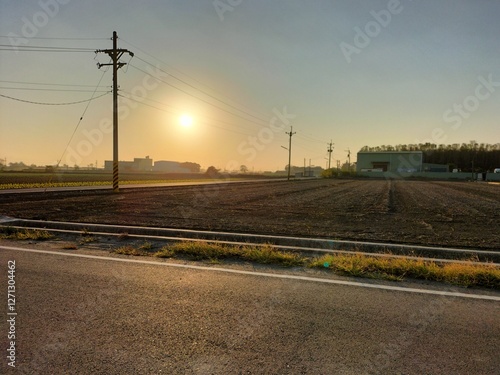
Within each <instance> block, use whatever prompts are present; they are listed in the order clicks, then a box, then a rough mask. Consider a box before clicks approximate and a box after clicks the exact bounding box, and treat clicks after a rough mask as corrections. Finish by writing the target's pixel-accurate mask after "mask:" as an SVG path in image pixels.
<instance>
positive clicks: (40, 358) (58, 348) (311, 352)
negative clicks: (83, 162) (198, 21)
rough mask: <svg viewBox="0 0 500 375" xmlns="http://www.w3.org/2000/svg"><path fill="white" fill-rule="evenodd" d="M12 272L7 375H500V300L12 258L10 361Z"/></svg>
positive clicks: (0, 252)
mask: <svg viewBox="0 0 500 375" xmlns="http://www.w3.org/2000/svg"><path fill="white" fill-rule="evenodd" d="M21 245H22V246H24V247H26V245H25V244H19V245H17V246H21ZM72 253H73V254H76V253H78V252H72ZM104 255H108V254H104ZM120 259H123V258H120ZM128 259H130V258H128ZM9 260H15V262H16V266H15V267H16V268H15V282H16V284H15V287H16V291H15V294H16V306H15V309H16V312H17V316H16V325H15V334H16V338H15V341H16V368H15V369H12V368H9V367H8V366H7V362H8V360H7V359H6V356H5V355H2V356H1V357H2V358H1V360H0V361H1V369H2V370H1V371H0V372H1V373H12V374H357V375H359V374H419V375H420V374H447V375H448V374H498V371H499V369H500V356H499V349H500V302H499V301H488V300H481V299H470V298H461V297H450V296H439V295H432V294H431V295H429V294H420V293H407V292H402V291H392V290H378V289H372V288H364V287H361V286H352V285H336V284H327V283H322V282H316V281H308V280H298V279H286V278H276V277H265V276H262V275H249V274H238V273H227V272H221V271H217V270H208V269H192V268H178V267H166V266H162V265H161V264H147V263H144V262H141V261H140V259H137V258H133V259H132V260H133V261H136V260H139V262H134V263H133V262H127V263H125V262H119V261H114V260H108V259H93V258H92V259H89V258H81V257H69V256H63V255H54V254H41V253H28V252H20V251H14V250H6V249H5V248H3V249H0V269H1V271H2V272H1V274H2V278H1V284H0V288H1V289H2V290H3V291H2V293H1V295H2V298H3V299H4V301H3V302H2V305H3V306H4V308H2V314H4V317H3V318H2V319H1V322H2V323H1V324H0V337H1V343H2V352H3V353H6V352H7V350H6V349H7V348H8V344H9V343H8V341H9V340H7V333H8V330H9V323H8V322H7V318H9V316H7V300H6V297H7V293H6V292H7V285H8V278H7V276H6V275H7V265H8V261H9ZM158 262H160V263H162V264H164V263H165V262H162V261H158ZM216 267H222V266H221V265H217V266H216ZM269 272H276V271H275V270H269ZM280 272H282V271H280ZM443 290H444V288H443ZM490 295H491V293H490ZM496 296H498V294H496Z"/></svg>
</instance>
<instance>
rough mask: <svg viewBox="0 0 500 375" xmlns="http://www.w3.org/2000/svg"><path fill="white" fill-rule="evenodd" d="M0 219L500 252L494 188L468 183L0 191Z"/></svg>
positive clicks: (499, 194)
mask: <svg viewBox="0 0 500 375" xmlns="http://www.w3.org/2000/svg"><path fill="white" fill-rule="evenodd" d="M0 215H9V216H14V217H20V218H31V219H43V220H60V221H79V222H92V223H110V224H131V225H145V226H158V227H175V228H189V229H206V230H220V231H234V232H236V231H237V232H248V233H260V234H276V235H296V236H307V237H328V238H335V239H349V240H370V241H375V242H395V243H412V244H421V245H422V244H425V245H443V246H453V247H464V248H467V247H472V248H476V249H500V185H493V184H485V183H472V182H469V183H461V182H427V181H385V180H309V181H291V182H286V181H269V182H258V183H237V184H225V185H205V186H192V187H185V186H182V187H169V188H148V189H130V190H123V191H122V192H121V193H120V194H113V193H112V192H110V191H86V192H57V193H38V194H18V195H12V194H9V195H7V194H0Z"/></svg>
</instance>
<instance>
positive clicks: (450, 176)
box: [357, 172, 500, 182]
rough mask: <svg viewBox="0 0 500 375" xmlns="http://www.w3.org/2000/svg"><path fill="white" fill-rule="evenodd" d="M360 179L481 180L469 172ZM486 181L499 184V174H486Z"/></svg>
mask: <svg viewBox="0 0 500 375" xmlns="http://www.w3.org/2000/svg"><path fill="white" fill-rule="evenodd" d="M357 175H358V176H360V177H373V178H384V179H398V178H423V179H436V180H461V181H470V180H482V179H483V177H482V174H481V173H474V175H473V174H472V173H470V172H458V173H453V172H414V173H405V172H400V173H392V172H358V173H357ZM486 181H489V182H500V173H487V174H486Z"/></svg>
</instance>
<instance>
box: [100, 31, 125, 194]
mask: <svg viewBox="0 0 500 375" xmlns="http://www.w3.org/2000/svg"><path fill="white" fill-rule="evenodd" d="M117 39H118V36H117V35H116V31H113V49H101V50H97V51H96V53H99V52H104V53H106V54H108V55H109V57H110V58H111V61H112V63H109V64H99V63H98V64H97V66H98V68H99V69H101V67H102V66H112V67H113V191H114V192H116V193H117V192H119V191H120V189H119V179H118V69H120V68H121V67H122V66H124V65H127V64H125V63H122V62H120V61H119V60H120V57H122V55H123V54H124V53H125V52H127V53H128V54H129V55H130V56H134V54H133V53H132V52H130V51H129V50H126V49H119V48H117Z"/></svg>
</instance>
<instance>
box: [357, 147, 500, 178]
mask: <svg viewBox="0 0 500 375" xmlns="http://www.w3.org/2000/svg"><path fill="white" fill-rule="evenodd" d="M360 151H364V152H366V151H372V152H376V151H422V152H423V155H424V163H432V164H447V165H449V166H450V169H455V168H458V169H460V170H462V171H463V172H469V171H472V168H473V166H474V171H475V172H481V171H493V169H495V168H500V143H496V144H486V143H477V142H475V141H471V142H469V143H462V144H458V143H455V144H452V145H443V144H441V145H437V144H433V143H420V144H409V145H396V146H390V145H382V146H376V147H369V146H364V147H363V148H361V150H360Z"/></svg>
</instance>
